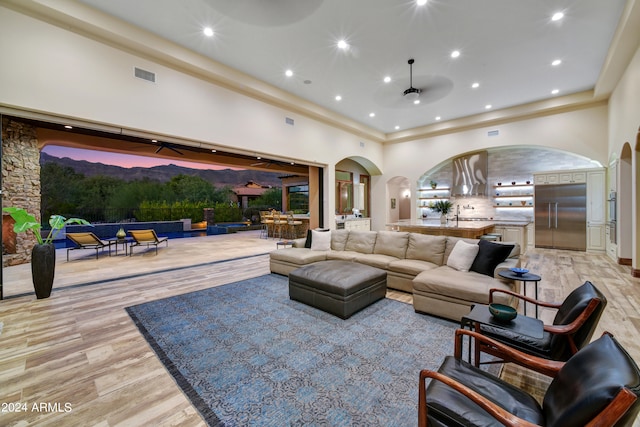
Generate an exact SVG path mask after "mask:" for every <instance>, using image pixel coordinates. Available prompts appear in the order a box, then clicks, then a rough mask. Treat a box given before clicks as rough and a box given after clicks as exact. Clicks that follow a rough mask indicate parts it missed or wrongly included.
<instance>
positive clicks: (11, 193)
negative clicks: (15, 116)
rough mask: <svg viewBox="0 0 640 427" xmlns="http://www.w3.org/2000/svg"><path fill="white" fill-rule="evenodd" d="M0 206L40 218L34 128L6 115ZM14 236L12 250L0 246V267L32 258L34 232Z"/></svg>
mask: <svg viewBox="0 0 640 427" xmlns="http://www.w3.org/2000/svg"><path fill="white" fill-rule="evenodd" d="M2 206H3V207H7V206H15V207H19V208H23V209H26V210H27V212H29V213H31V214H32V215H34V216H35V217H36V219H38V220H39V219H40V150H39V149H38V140H37V135H36V128H35V127H34V126H32V125H30V124H26V123H21V122H18V121H15V120H12V119H10V118H8V117H2ZM4 219H5V220H6V219H7V217H6V216H5V217H4ZM9 219H10V217H9ZM4 237H5V236H4V233H3V238H4ZM15 239H16V245H15V253H4V252H5V250H4V246H3V254H2V265H3V266H9V265H16V264H24V263H26V262H29V261H30V260H31V248H32V247H33V245H34V244H35V243H36V239H35V237H34V236H33V234H32V233H31V232H27V233H19V234H17V235H16V236H15Z"/></svg>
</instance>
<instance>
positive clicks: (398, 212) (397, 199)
mask: <svg viewBox="0 0 640 427" xmlns="http://www.w3.org/2000/svg"><path fill="white" fill-rule="evenodd" d="M387 195H388V202H387V203H386V206H387V219H388V222H398V221H402V220H408V219H411V183H410V182H409V178H407V177H404V176H395V177H393V178H391V179H390V180H389V181H387Z"/></svg>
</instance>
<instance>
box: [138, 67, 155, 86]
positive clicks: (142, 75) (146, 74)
mask: <svg viewBox="0 0 640 427" xmlns="http://www.w3.org/2000/svg"><path fill="white" fill-rule="evenodd" d="M134 74H135V76H136V77H137V78H139V79H142V80H146V81H148V82H151V83H155V82H156V74H155V73H152V72H151V71H147V70H143V69H142V68H138V67H135V69H134Z"/></svg>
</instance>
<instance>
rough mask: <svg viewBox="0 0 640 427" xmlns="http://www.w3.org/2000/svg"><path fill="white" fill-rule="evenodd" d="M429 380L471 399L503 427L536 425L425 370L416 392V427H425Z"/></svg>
mask: <svg viewBox="0 0 640 427" xmlns="http://www.w3.org/2000/svg"><path fill="white" fill-rule="evenodd" d="M427 378H431V379H432V380H437V381H441V382H443V383H444V384H446V385H448V386H449V387H451V388H453V389H454V390H456V391H458V392H460V393H462V394H463V395H465V396H466V397H468V398H469V399H471V400H472V401H473V402H474V403H476V404H477V405H478V406H480V407H481V408H482V409H484V410H485V411H487V413H488V414H489V415H491V416H492V417H494V418H495V419H496V420H498V421H499V422H500V423H502V424H504V425H505V426H514V427H534V426H537V425H538V424H533V423H530V422H529V421H527V420H523V419H522V418H518V417H516V416H515V415H513V414H512V413H510V412H507V411H506V410H504V409H503V408H501V407H500V406H498V405H496V404H495V403H493V402H492V401H490V400H489V399H487V398H485V397H484V396H482V395H481V394H479V393H476V392H475V391H473V390H471V389H470V388H468V387H466V386H465V385H464V384H461V383H459V382H458V381H456V380H454V379H451V378H449V377H447V376H446V375H443V374H440V373H438V372H434V371H430V370H427V369H423V370H422V371H420V389H419V391H418V399H419V401H418V426H419V427H427V392H426V379H427Z"/></svg>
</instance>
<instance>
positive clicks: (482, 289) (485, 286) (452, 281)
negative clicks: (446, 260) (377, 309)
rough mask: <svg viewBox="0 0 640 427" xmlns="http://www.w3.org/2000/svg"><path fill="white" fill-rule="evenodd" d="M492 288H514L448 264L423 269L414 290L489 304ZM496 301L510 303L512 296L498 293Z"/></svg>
mask: <svg viewBox="0 0 640 427" xmlns="http://www.w3.org/2000/svg"><path fill="white" fill-rule="evenodd" d="M491 288H500V289H508V290H511V289H512V288H511V286H509V284H508V283H507V282H504V281H501V280H498V279H494V278H493V277H489V276H487V275H484V274H480V273H476V272H475V271H469V272H462V271H458V270H455V269H453V268H451V267H448V266H446V265H443V266H441V267H438V268H434V269H432V270H427V271H423V272H422V273H420V274H418V275H417V276H416V277H415V279H413V290H414V292H420V293H423V294H424V293H427V294H435V295H442V296H446V297H450V298H453V299H455V300H458V301H468V302H469V303H470V304H473V303H476V304H489V290H490V289H491ZM494 302H497V303H500V304H507V305H509V304H510V302H511V298H510V296H509V295H507V294H504V293H496V294H494Z"/></svg>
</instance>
